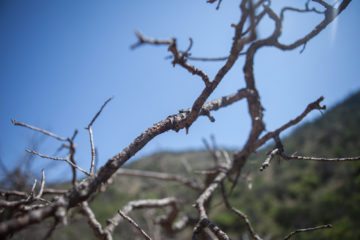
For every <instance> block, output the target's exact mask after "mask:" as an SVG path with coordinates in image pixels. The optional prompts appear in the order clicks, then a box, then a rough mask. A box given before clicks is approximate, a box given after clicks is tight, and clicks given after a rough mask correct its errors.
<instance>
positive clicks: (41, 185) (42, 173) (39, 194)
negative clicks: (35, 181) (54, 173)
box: [35, 169, 45, 198]
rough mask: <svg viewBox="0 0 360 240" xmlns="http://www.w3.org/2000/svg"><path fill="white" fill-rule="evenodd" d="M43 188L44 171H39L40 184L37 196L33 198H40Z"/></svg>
mask: <svg viewBox="0 0 360 240" xmlns="http://www.w3.org/2000/svg"><path fill="white" fill-rule="evenodd" d="M44 188H45V171H44V169H43V170H41V183H40V190H39V192H38V194H37V195H36V197H35V198H41V197H42V195H43V192H44Z"/></svg>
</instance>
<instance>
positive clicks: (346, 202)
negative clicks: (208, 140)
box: [54, 93, 360, 240]
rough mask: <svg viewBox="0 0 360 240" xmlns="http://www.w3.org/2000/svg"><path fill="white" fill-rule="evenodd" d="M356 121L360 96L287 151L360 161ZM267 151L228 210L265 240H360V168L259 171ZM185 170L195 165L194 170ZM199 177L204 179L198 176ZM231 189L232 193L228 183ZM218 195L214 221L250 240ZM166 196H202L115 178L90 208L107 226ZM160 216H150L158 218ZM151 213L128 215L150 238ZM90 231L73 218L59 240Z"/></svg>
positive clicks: (162, 166)
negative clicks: (120, 214) (127, 209)
mask: <svg viewBox="0 0 360 240" xmlns="http://www.w3.org/2000/svg"><path fill="white" fill-rule="evenodd" d="M359 123H360V93H358V94H355V95H353V96H351V97H350V98H348V99H347V100H346V101H344V102H343V103H341V104H339V105H338V106H336V107H334V108H333V109H331V110H329V111H328V112H327V113H325V114H324V116H323V117H321V118H319V119H316V120H315V121H313V122H309V123H306V124H305V125H303V126H301V127H299V128H297V129H296V130H295V131H294V132H293V134H292V135H291V136H290V137H288V138H286V139H285V140H284V141H283V143H284V146H285V150H286V152H288V153H289V154H291V153H293V152H297V154H298V155H306V156H324V157H341V156H355V155H360V137H359V133H360V124H359ZM265 152H266V151H265V150H264V151H260V152H258V153H256V154H254V156H252V159H250V161H248V163H247V165H246V166H245V168H244V169H243V174H245V175H246V176H247V179H250V178H251V182H249V181H248V180H246V179H245V178H241V180H240V182H239V184H238V186H237V187H236V189H235V191H234V192H233V193H232V195H231V197H230V202H231V204H232V205H233V206H235V207H236V208H238V209H240V210H241V211H243V212H244V213H245V214H247V216H248V217H249V219H250V221H251V222H252V224H253V226H254V228H255V230H256V231H257V233H258V234H259V235H260V236H262V237H263V238H266V239H282V238H283V237H284V236H285V235H287V234H288V233H289V232H291V231H293V230H295V229H298V228H307V227H314V226H318V225H322V224H332V225H333V228H332V229H324V230H319V231H314V232H309V233H302V234H298V235H296V237H295V238H294V239H303V240H305V239H317V240H319V239H334V240H338V239H354V240H355V239H360V228H359V227H358V226H360V204H359V203H360V162H346V163H316V162H309V161H307V162H305V161H285V160H281V161H278V160H276V159H274V160H273V162H272V164H271V166H270V167H269V168H268V169H266V170H265V171H264V172H260V171H259V167H260V165H261V163H262V161H263V160H264V159H265ZM188 165H190V166H191V169H190V172H189V169H188V167H187V166H188ZM212 166H213V161H212V159H211V157H210V155H209V153H207V152H205V151H193V152H180V153H170V152H164V153H157V154H154V155H152V156H149V157H146V158H144V159H141V160H139V161H136V162H134V163H132V164H130V165H128V166H127V167H128V168H134V169H142V170H152V171H162V172H167V173H177V174H182V175H183V176H188V177H191V176H192V177H194V171H196V170H204V169H209V168H211V167H212ZM195 176H196V177H199V178H200V179H201V178H202V176H201V175H196V174H195ZM201 180H203V179H201ZM250 185H251V187H250ZM226 187H227V189H229V188H230V183H229V184H228V185H227V186H226ZM217 193H218V194H217V196H215V197H214V198H213V199H212V202H211V206H212V207H211V211H210V219H212V220H213V221H214V222H215V223H217V224H218V225H219V226H221V227H222V228H223V229H224V230H225V231H226V232H228V233H229V234H230V236H232V237H233V239H248V238H246V235H247V232H246V229H245V226H244V223H243V222H242V221H241V220H240V219H239V218H238V217H237V216H235V215H234V214H233V213H231V212H229V211H227V210H226V209H225V207H224V206H223V204H222V199H221V197H220V194H219V192H217ZM168 196H175V197H179V199H182V200H183V201H185V202H186V201H188V203H189V202H190V203H193V202H194V200H195V199H196V197H197V196H198V193H196V192H195V191H193V190H189V189H188V188H186V187H184V186H181V185H180V184H178V183H173V182H164V181H158V180H151V179H144V178H138V177H117V178H116V179H115V180H114V183H113V184H112V185H111V186H110V187H109V189H107V191H106V192H104V193H102V194H100V195H99V196H98V197H97V198H96V199H95V200H94V201H93V202H92V203H91V207H92V208H93V210H94V211H95V213H96V215H97V217H98V219H99V221H101V223H102V224H105V222H106V219H108V218H109V217H111V216H112V215H113V214H114V213H115V212H116V210H118V209H120V208H122V207H123V206H124V205H125V204H126V203H127V202H128V201H131V200H136V199H145V198H163V197H168ZM180 205H181V204H180ZM180 208H181V211H182V212H186V213H189V214H190V215H192V216H194V217H196V214H197V213H196V211H195V210H194V209H193V208H192V207H191V204H187V205H186V207H185V206H183V205H181V206H180ZM163 211H164V210H156V211H155V212H153V213H155V215H156V214H161V212H163ZM153 213H149V212H146V210H136V211H134V212H132V213H131V216H132V217H133V218H134V219H135V220H136V221H137V222H138V223H139V224H140V225H141V226H143V227H144V229H145V230H147V231H148V232H152V230H150V231H149V228H151V226H152V220H153V219H149V216H150V215H149V214H153ZM151 216H153V215H151ZM180 217H181V216H180ZM76 219H79V218H78V217H76ZM90 231H91V229H90V228H89V227H87V225H86V223H85V221H84V220H75V221H74V222H72V223H71V225H70V227H68V228H62V227H61V228H60V229H59V230H58V231H56V233H55V235H54V239H69V238H71V239H75V238H76V239H93V236H92V235H91V233H90V234H89V232H90ZM190 234H191V229H188V230H186V231H184V232H182V233H181V234H180V235H178V236H177V238H176V239H191V237H190V236H191V235H190ZM135 235H136V234H135ZM170 238H171V239H175V238H174V237H169V239H170ZM115 239H134V234H133V229H132V227H130V226H129V225H128V223H123V224H121V225H120V226H119V227H118V228H117V229H116V231H115Z"/></svg>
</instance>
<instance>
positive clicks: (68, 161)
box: [26, 149, 90, 176]
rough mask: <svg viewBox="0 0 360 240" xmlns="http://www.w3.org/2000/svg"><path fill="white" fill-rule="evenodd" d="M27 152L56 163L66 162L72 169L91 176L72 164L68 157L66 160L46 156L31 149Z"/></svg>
mask: <svg viewBox="0 0 360 240" xmlns="http://www.w3.org/2000/svg"><path fill="white" fill-rule="evenodd" d="M26 151H27V152H28V153H31V154H34V155H37V156H39V157H41V158H46V159H51V160H55V161H64V162H67V163H68V164H69V165H70V166H72V167H74V168H76V169H77V170H79V171H80V172H82V173H84V174H86V175H88V176H90V173H88V172H87V171H85V170H84V169H82V168H81V167H79V166H77V165H75V164H74V163H72V162H71V161H70V160H69V159H68V157H65V158H64V157H54V156H48V155H44V154H41V153H38V152H36V151H34V150H29V149H26Z"/></svg>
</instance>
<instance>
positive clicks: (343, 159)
mask: <svg viewBox="0 0 360 240" xmlns="http://www.w3.org/2000/svg"><path fill="white" fill-rule="evenodd" d="M280 156H281V157H282V158H284V159H286V160H309V161H318V162H352V161H358V160H360V156H356V157H341V158H325V157H306V156H297V155H290V156H289V155H286V154H284V153H281V154H280Z"/></svg>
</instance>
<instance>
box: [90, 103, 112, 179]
mask: <svg viewBox="0 0 360 240" xmlns="http://www.w3.org/2000/svg"><path fill="white" fill-rule="evenodd" d="M112 99H113V98H112V97H111V98H109V99H107V100H106V101H105V102H104V104H103V105H102V106H101V108H100V109H99V111H98V112H97V113H96V114H95V116H94V117H93V118H92V119H91V121H90V123H89V124H88V126H87V127H86V129H87V130H88V131H89V137H90V147H91V163H90V175H91V176H93V175H94V169H95V158H96V152H95V144H94V136H93V130H92V125H93V124H94V122H95V121H96V119H97V118H98V117H99V116H100V114H101V112H102V111H103V110H104V108H105V106H106V105H107V104H108V103H109V102H110V101H111V100H112Z"/></svg>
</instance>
